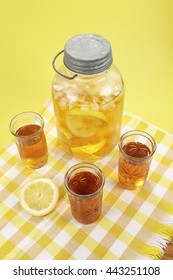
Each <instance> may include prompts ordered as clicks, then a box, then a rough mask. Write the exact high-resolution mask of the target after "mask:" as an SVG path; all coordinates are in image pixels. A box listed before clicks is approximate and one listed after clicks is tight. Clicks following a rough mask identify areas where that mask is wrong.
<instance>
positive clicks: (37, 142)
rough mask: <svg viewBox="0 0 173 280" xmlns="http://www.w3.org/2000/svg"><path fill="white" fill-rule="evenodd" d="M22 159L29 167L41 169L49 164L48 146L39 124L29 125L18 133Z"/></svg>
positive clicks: (18, 144) (21, 128)
mask: <svg viewBox="0 0 173 280" xmlns="http://www.w3.org/2000/svg"><path fill="white" fill-rule="evenodd" d="M16 136H17V139H18V140H17V147H18V150H19V154H20V156H21V159H22V160H23V161H24V162H25V164H26V165H27V166H28V167H31V168H39V167H41V166H43V165H44V164H45V163H46V162H47V144H46V139H45V135H44V132H43V130H42V129H41V127H40V126H39V125H37V124H28V125H24V126H22V127H20V128H19V129H18V130H17V131H16Z"/></svg>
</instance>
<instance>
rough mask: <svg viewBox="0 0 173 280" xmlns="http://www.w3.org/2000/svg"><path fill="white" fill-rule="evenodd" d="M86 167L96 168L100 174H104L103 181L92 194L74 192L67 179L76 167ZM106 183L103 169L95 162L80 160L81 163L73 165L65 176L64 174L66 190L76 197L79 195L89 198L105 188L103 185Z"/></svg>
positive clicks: (79, 196)
mask: <svg viewBox="0 0 173 280" xmlns="http://www.w3.org/2000/svg"><path fill="white" fill-rule="evenodd" d="M84 167H88V168H91V169H95V170H96V171H97V172H98V173H99V175H100V176H102V182H101V185H100V187H99V188H98V190H97V191H95V192H94V193H91V194H85V195H83V194H77V193H75V192H73V191H72V190H71V189H70V188H69V186H68V182H67V179H68V177H69V176H70V175H71V174H72V172H73V171H74V170H75V169H79V170H80V169H82V168H84ZM77 173H78V172H77ZM104 184H105V176H104V174H103V171H102V170H101V169H100V168H99V167H98V166H96V165H95V164H93V163H90V162H80V163H77V164H75V165H73V166H72V167H70V168H69V169H68V171H67V172H66V174H65V176H64V185H65V187H66V190H67V191H68V193H70V194H72V195H74V196H75V197H78V198H83V199H88V198H91V197H93V196H95V195H97V194H98V193H99V192H100V191H101V190H102V189H103V186H104Z"/></svg>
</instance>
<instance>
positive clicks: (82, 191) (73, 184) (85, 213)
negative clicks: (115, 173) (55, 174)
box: [65, 162, 105, 224]
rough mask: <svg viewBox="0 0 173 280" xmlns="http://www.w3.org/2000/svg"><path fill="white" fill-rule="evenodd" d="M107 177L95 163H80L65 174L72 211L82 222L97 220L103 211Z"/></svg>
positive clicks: (88, 222)
mask: <svg viewBox="0 0 173 280" xmlns="http://www.w3.org/2000/svg"><path fill="white" fill-rule="evenodd" d="M104 182H105V177H104V174H103V172H102V171H101V170H100V168H98V167H97V166H96V165H94V164H90V163H87V162H84V163H79V164H76V165H74V166H73V167H71V168H70V169H69V170H68V171H67V173H66V175H65V187H66V189H67V192H68V196H69V200H70V205H71V212H72V215H73V217H74V218H75V219H76V220H77V221H78V222H80V223H83V224H90V223H93V222H95V221H96V220H97V219H98V218H99V216H100V214H101V211H102V196H103V186H104Z"/></svg>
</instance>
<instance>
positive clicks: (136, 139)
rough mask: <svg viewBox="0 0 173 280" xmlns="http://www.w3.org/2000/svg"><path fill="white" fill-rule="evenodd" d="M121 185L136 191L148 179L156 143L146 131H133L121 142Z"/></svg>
mask: <svg viewBox="0 0 173 280" xmlns="http://www.w3.org/2000/svg"><path fill="white" fill-rule="evenodd" d="M118 144H119V163H118V179H119V185H120V186H121V187H123V188H125V189H130V190H136V189H138V188H140V187H142V186H143V185H144V183H145V181H146V179H147V176H148V172H149V168H150V164H151V160H152V156H153V154H154V153H155V150H156V142H155V140H154V139H153V137H152V136H151V135H149V134H148V133H146V132H144V131H140V130H132V131H129V132H126V133H124V134H123V135H122V136H121V138H120V140H119V143H118Z"/></svg>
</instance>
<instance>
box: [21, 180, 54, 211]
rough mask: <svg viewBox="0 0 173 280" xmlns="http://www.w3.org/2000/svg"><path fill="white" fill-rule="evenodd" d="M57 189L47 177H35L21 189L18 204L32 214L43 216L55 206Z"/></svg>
mask: <svg viewBox="0 0 173 280" xmlns="http://www.w3.org/2000/svg"><path fill="white" fill-rule="evenodd" d="M58 198H59V190H58V188H57V186H56V185H55V184H54V182H53V181H52V180H50V179H48V178H37V179H34V180H31V181H29V182H27V183H26V184H25V185H24V186H23V187H22V189H21V193H20V204H21V206H22V207H23V208H24V210H25V211H27V212H28V213H30V214H31V215H33V216H44V215H46V214H48V213H50V212H51V211H52V210H53V209H54V208H55V206H56V204H57V202H58Z"/></svg>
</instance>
